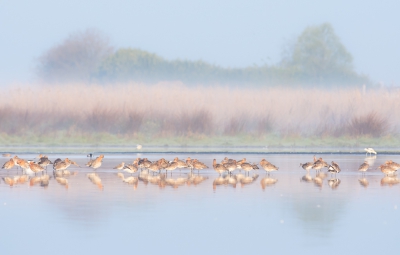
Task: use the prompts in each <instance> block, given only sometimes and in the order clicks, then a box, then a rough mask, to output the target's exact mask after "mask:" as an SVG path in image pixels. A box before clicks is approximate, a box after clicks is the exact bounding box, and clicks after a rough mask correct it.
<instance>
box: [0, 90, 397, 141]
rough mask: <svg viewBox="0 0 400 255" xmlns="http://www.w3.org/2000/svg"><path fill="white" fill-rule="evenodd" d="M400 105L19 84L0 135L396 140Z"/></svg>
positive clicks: (333, 93)
mask: <svg viewBox="0 0 400 255" xmlns="http://www.w3.org/2000/svg"><path fill="white" fill-rule="evenodd" d="M399 99H400V92H398V91H391V92H389V91H386V90H375V91H368V92H367V93H365V94H363V93H362V91H361V90H360V89H341V90H322V89H296V88H292V89H289V88H270V89H255V88H240V89H233V88H229V87H214V88H212V87H209V86H207V87H185V86H183V85H182V84H179V83H168V84H157V85H151V86H149V85H143V84H120V85H110V86H98V85H84V84H69V85H67V86H66V85H63V86H57V85H52V86H50V85H41V84H37V85H30V86H24V85H21V86H19V87H17V88H15V87H14V88H9V89H5V90H3V93H2V94H1V100H0V132H1V133H2V134H3V135H25V134H27V133H30V134H37V135H41V136H46V135H50V134H52V133H55V132H59V131H63V132H66V133H67V134H70V135H74V134H76V133H79V134H89V133H90V134H94V133H109V134H113V135H121V136H135V135H146V136H150V137H169V136H193V135H207V136H218V135H228V136H236V135H242V134H250V135H253V136H255V137H260V136H264V135H268V134H275V135H277V136H283V137H286V136H305V137H324V136H333V137H339V136H350V137H358V136H370V137H380V136H383V135H396V134H398V132H399V128H400V125H399V124H400V100H399Z"/></svg>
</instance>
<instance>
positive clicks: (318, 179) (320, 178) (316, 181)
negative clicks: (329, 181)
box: [314, 172, 327, 188]
mask: <svg viewBox="0 0 400 255" xmlns="http://www.w3.org/2000/svg"><path fill="white" fill-rule="evenodd" d="M326 177H327V174H326V173H324V172H318V173H317V174H316V176H315V178H314V184H315V185H316V186H317V187H319V188H321V187H322V184H323V183H324V179H325V178H326Z"/></svg>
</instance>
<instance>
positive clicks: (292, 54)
mask: <svg viewBox="0 0 400 255" xmlns="http://www.w3.org/2000/svg"><path fill="white" fill-rule="evenodd" d="M39 75H40V77H41V78H43V79H44V80H47V81H95V82H121V81H122V82H125V81H139V82H158V81H182V82H184V83H186V84H190V83H200V84H214V83H219V84H230V85H235V84H237V85H239V84H263V85H265V84H267V85H282V84H283V85H289V84H290V85H313V86H315V85H318V86H324V85H326V84H328V85H331V84H334V85H336V86H338V85H348V84H353V85H355V84H357V85H360V84H365V83H367V84H368V83H369V81H368V79H367V78H366V77H362V76H360V75H358V74H357V73H356V72H355V71H354V69H353V64H352V56H351V54H350V53H349V52H348V51H347V50H346V48H345V47H344V46H343V44H342V43H341V42H340V39H339V38H338V37H337V36H336V34H335V32H334V30H333V28H332V26H331V25H330V24H327V23H325V24H322V25H320V26H315V27H307V28H306V29H305V30H304V31H303V33H302V34H301V35H300V36H299V37H298V38H297V40H296V42H295V44H294V45H293V47H291V48H290V49H289V52H288V55H287V56H286V58H284V59H283V61H282V64H281V65H277V66H267V65H265V66H251V67H247V68H222V67H220V66H217V65H212V64H209V63H206V62H204V61H188V60H179V59H178V60H167V59H164V58H162V57H160V56H158V55H156V54H154V53H150V52H147V51H144V50H140V49H132V48H122V49H119V50H117V51H116V52H114V53H113V51H112V49H111V47H110V46H109V45H108V43H107V40H105V39H104V37H102V36H101V35H100V34H99V33H97V32H95V31H91V30H88V31H86V32H84V33H78V34H73V35H71V36H70V37H69V38H67V39H66V40H65V41H64V42H63V43H62V44H61V45H58V46H56V47H54V48H52V49H50V50H49V51H47V52H46V53H45V54H44V55H43V56H42V57H41V58H40V64H39Z"/></svg>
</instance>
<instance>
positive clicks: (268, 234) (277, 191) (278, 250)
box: [0, 154, 400, 254]
mask: <svg viewBox="0 0 400 255" xmlns="http://www.w3.org/2000/svg"><path fill="white" fill-rule="evenodd" d="M35 156H37V155H33V154H30V155H19V157H21V158H24V159H33V158H34V157H35ZM48 156H49V158H50V159H51V160H54V159H56V158H58V157H60V158H65V157H68V158H70V159H72V160H74V161H76V162H77V163H78V164H79V165H81V166H82V167H81V168H78V167H73V166H71V167H70V171H71V172H75V174H73V175H71V176H67V177H65V178H66V179H68V185H63V184H62V183H59V182H57V180H56V178H55V177H54V176H53V174H52V171H51V170H50V169H51V167H50V166H49V167H48V169H49V170H48V174H49V176H50V179H49V181H48V182H46V181H44V182H42V181H40V180H35V179H33V178H32V177H31V178H30V179H28V180H26V181H24V180H21V183H18V184H15V185H14V186H12V187H10V186H9V185H8V184H7V183H6V182H5V181H4V179H3V178H4V177H7V176H9V177H13V176H15V175H20V174H21V170H19V172H17V169H16V168H14V169H12V170H10V171H9V172H7V171H5V170H2V171H1V172H0V173H1V177H2V178H1V183H0V213H1V214H0V215H1V222H2V224H1V231H0V244H1V254H24V253H25V254H117V253H121V254H122V253H138V254H156V253H157V254H160V253H162V254H249V253H253V254H260V253H261V252H262V253H275V254H293V253H295V252H296V253H300V254H302V253H307V254H317V253H318V254H340V253H343V254H359V253H364V254H382V253H384V252H391V254H395V253H396V252H397V250H398V247H397V241H398V239H399V237H398V231H399V227H400V196H399V195H400V185H399V184H398V183H400V180H399V179H397V177H393V178H384V175H383V174H382V173H381V172H380V171H378V170H376V168H377V167H378V166H379V165H380V164H382V163H383V162H384V161H385V160H388V159H392V160H393V161H397V162H399V161H400V156H396V155H378V157H377V158H368V161H369V163H370V164H371V165H372V167H371V169H370V170H369V171H368V172H367V173H366V175H365V176H362V175H361V174H360V173H359V172H357V169H358V167H359V165H360V164H362V163H363V162H364V160H365V155H337V154H336V155H331V154H326V155H323V154H321V155H317V156H318V157H319V156H321V157H323V159H324V160H325V161H327V162H328V163H330V162H331V161H332V160H333V161H335V162H337V163H339V165H340V166H341V169H342V172H341V173H339V174H337V175H336V177H335V176H334V175H333V176H331V175H330V174H325V175H324V174H322V175H316V173H315V171H313V170H312V171H310V174H309V175H306V173H307V172H306V171H304V170H303V169H302V168H301V167H299V163H305V162H307V161H312V155H308V154H302V155H300V154H297V155H287V154H280V155H279V154H278V155H276V154H275V155H260V154H246V155H240V154H231V155H230V154H215V155H213V154H194V155H193V154H192V155H189V154H180V155H177V154H174V155H172V154H141V155H140V154H105V158H104V160H103V165H102V166H101V167H100V168H99V169H98V170H96V171H95V172H96V175H97V176H98V178H99V179H100V183H99V182H97V183H94V182H92V181H91V180H90V179H89V178H88V176H87V175H88V174H89V173H93V172H94V171H93V169H90V168H88V167H85V166H84V164H85V163H86V162H87V161H88V159H87V157H86V155H73V154H68V155H60V154H50V155H48ZM175 156H178V157H179V158H186V157H188V156H190V157H192V158H197V159H199V160H200V161H202V162H204V163H206V164H207V165H208V166H209V167H210V169H208V170H200V173H199V174H197V171H194V172H193V174H191V173H190V170H186V169H185V170H182V171H181V172H180V171H179V170H175V171H173V174H172V176H170V174H168V176H167V177H165V178H160V176H156V175H155V176H152V175H150V176H146V178H132V183H125V182H123V181H122V180H121V178H120V177H118V176H117V173H118V171H117V170H113V169H112V168H113V167H114V166H116V165H117V164H119V163H120V162H122V161H124V162H126V163H131V162H132V161H133V159H134V158H136V157H147V158H149V160H157V159H159V158H162V157H164V158H166V159H167V160H172V159H173V158H174V157H175ZM225 156H228V157H229V158H234V159H238V160H239V159H242V158H243V157H246V159H247V161H249V162H254V163H258V162H260V160H261V159H262V158H266V159H267V160H269V161H270V162H271V163H273V164H275V165H277V166H279V171H277V172H273V173H272V174H271V175H269V176H268V175H266V174H265V171H264V170H262V169H260V170H258V171H254V172H250V175H249V176H245V175H244V174H243V172H239V171H238V170H237V171H235V172H234V174H233V176H232V177H229V176H227V177H219V175H218V174H217V173H215V172H214V170H213V169H212V159H214V158H216V159H217V161H220V160H222V159H223V158H224V157H225ZM6 160H7V158H3V161H1V163H4V162H5V161H6ZM324 172H325V173H326V169H325V171H324ZM124 175H125V178H127V177H129V176H130V174H127V173H124ZM38 176H41V174H39V175H38ZM133 176H135V177H138V176H139V174H138V173H135V174H134V175H133Z"/></svg>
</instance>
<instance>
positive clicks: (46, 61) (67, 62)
mask: <svg viewBox="0 0 400 255" xmlns="http://www.w3.org/2000/svg"><path fill="white" fill-rule="evenodd" d="M112 52H113V49H112V47H111V46H110V45H109V43H108V40H107V38H106V37H105V36H104V35H102V34H101V33H100V32H98V31H96V30H93V29H89V30H86V31H84V32H78V33H74V34H71V35H70V36H69V37H68V38H67V39H65V40H64V41H63V42H62V43H61V44H60V45H57V46H55V47H53V48H51V49H49V50H48V51H46V52H45V53H44V54H43V55H42V56H41V57H40V58H39V65H38V70H37V71H38V74H39V77H40V78H41V79H43V80H45V81H50V82H70V81H89V80H90V78H91V76H92V74H93V73H94V72H96V70H97V68H98V66H99V63H101V62H102V61H103V59H104V58H105V57H107V56H109V55H110V54H112Z"/></svg>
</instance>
